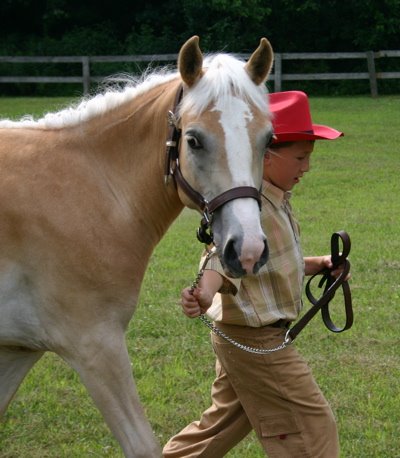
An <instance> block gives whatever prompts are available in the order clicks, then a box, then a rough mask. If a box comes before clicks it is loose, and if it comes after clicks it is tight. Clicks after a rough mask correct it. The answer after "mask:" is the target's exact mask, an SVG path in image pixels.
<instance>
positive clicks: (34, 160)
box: [0, 36, 273, 458]
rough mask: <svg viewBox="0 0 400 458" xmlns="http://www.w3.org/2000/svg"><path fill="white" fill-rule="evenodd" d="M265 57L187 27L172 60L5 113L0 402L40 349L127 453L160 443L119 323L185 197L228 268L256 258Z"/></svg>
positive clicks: (259, 261) (233, 271) (266, 134)
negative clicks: (214, 49)
mask: <svg viewBox="0 0 400 458" xmlns="http://www.w3.org/2000/svg"><path fill="white" fill-rule="evenodd" d="M272 62H273V51H272V48H271V45H270V44H269V42H268V40H267V39H266V38H262V39H261V40H260V43H259V46H258V47H257V49H256V50H255V51H254V52H253V53H252V54H251V56H250V58H249V59H248V61H244V60H241V59H238V58H237V57H235V56H234V55H231V54H228V53H216V54H210V55H204V54H203V53H202V51H201V49H200V46H199V38H198V37H197V36H193V37H192V38H190V39H189V40H188V41H186V42H185V43H184V44H183V45H182V47H181V49H180V51H179V54H178V61H177V68H176V69H174V70H172V69H163V70H162V69H161V70H158V71H153V72H148V73H147V74H145V75H144V76H142V77H141V78H140V79H138V80H134V79H133V78H132V81H131V82H130V83H126V84H125V83H124V84H121V83H120V84H119V85H118V84H117V85H116V86H114V87H108V88H106V89H103V90H102V92H99V93H98V94H97V95H91V96H90V97H87V98H83V99H82V100H80V101H79V102H77V103H76V104H71V105H70V106H68V107H66V108H64V109H61V110H60V111H58V112H53V113H47V114H45V115H44V116H43V117H41V118H39V119H34V118H33V117H29V116H27V117H23V118H21V119H20V120H19V121H12V120H8V119H5V120H2V121H0V246H1V250H0V416H1V415H2V414H4V412H5V411H6V409H7V407H8V405H9V403H10V402H11V400H12V398H13V396H14V394H15V393H16V391H17V389H18V387H19V385H20V384H21V383H22V381H23V379H24V377H25V375H26V374H27V372H28V371H29V370H30V369H31V368H32V366H33V365H34V364H35V363H36V362H37V361H38V360H39V359H40V358H41V356H42V355H43V354H44V352H46V351H51V352H54V353H56V354H57V355H59V356H60V357H61V358H62V359H63V360H65V361H66V362H67V363H68V364H69V365H70V366H71V367H72V368H73V369H74V370H76V371H77V372H78V374H79V376H80V378H81V381H82V382H83V384H84V385H85V387H86V388H87V390H88V392H89V394H90V396H91V397H92V399H93V401H94V403H95V405H96V406H97V408H98V409H99V410H100V412H101V414H102V415H103V417H104V420H105V422H106V423H107V425H108V427H109V428H110V430H111V432H112V433H113V435H114V436H115V438H116V439H117V441H118V442H119V444H120V446H121V448H122V450H123V453H124V455H125V456H126V457H135V458H139V457H145V458H149V457H158V456H160V455H161V451H160V445H159V444H158V441H157V440H156V438H155V435H154V434H153V431H152V428H151V425H150V423H149V421H148V419H147V418H146V416H145V413H144V409H143V406H142V405H141V403H140V401H139V396H138V393H137V389H136V386H135V382H134V378H133V376H132V370H131V365H130V359H129V354H128V349H127V346H126V342H125V331H126V329H127V326H128V323H129V321H130V320H131V318H132V316H133V313H134V310H135V306H136V303H137V298H138V295H139V291H140V285H141V283H142V280H143V277H144V273H145V270H146V267H147V264H148V261H149V258H150V256H151V254H152V251H153V250H154V248H155V246H156V245H157V243H158V242H159V241H160V240H161V238H162V237H163V235H164V234H165V233H166V231H167V229H168V228H169V226H170V225H171V223H172V222H173V221H174V220H175V218H176V217H177V216H178V214H179V213H180V212H181V211H182V209H183V208H184V207H185V206H187V207H190V208H193V209H195V210H198V211H199V213H200V215H202V217H203V220H206V221H207V225H208V226H209V228H210V233H211V232H212V237H213V239H214V243H215V246H216V247H217V252H218V256H219V257H220V259H221V262H222V264H223V266H224V269H225V270H226V272H227V273H228V274H230V275H231V276H233V277H235V276H236V277H240V276H242V275H252V274H254V273H255V272H257V270H258V268H259V267H260V266H261V265H263V264H264V263H265V262H266V259H267V256H268V247H267V242H266V236H265V234H264V233H263V231H262V229H261V226H260V212H259V202H258V199H259V189H260V186H261V181H262V161H263V154H264V152H265V150H266V147H267V145H268V143H269V142H270V140H271V136H272V127H271V114H270V112H269V106H268V100H267V89H266V85H265V82H266V80H267V78H268V75H269V73H270V70H271V66H272ZM207 225H206V231H207V229H208V228H207ZM207 234H208V235H210V234H209V233H208V232H207Z"/></svg>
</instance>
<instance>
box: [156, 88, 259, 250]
mask: <svg viewBox="0 0 400 458" xmlns="http://www.w3.org/2000/svg"><path fill="white" fill-rule="evenodd" d="M182 96H183V87H182V85H180V86H179V88H178V91H177V93H176V96H175V104H174V108H173V110H172V111H168V115H167V119H168V125H169V132H168V140H167V142H166V146H167V149H166V161H165V170H164V181H165V183H166V184H167V183H169V181H170V178H171V177H172V178H173V179H174V183H175V186H177V187H179V188H180V189H181V190H182V191H183V192H184V193H185V194H186V195H187V196H188V197H189V199H190V200H191V201H192V202H193V203H194V204H195V205H196V206H197V207H198V208H199V209H200V210H201V211H202V213H203V218H202V220H201V223H200V224H201V226H200V227H199V229H198V231H197V238H198V239H199V240H200V242H202V243H206V244H207V245H209V244H210V243H212V241H213V236H212V231H211V217H212V214H213V212H214V211H215V210H217V209H218V208H220V207H222V206H223V205H224V204H226V203H227V202H230V201H231V200H234V199H240V198H243V197H251V198H253V199H256V200H257V202H258V205H259V207H260V209H261V197H260V191H259V190H258V189H256V188H254V187H253V186H238V187H235V188H232V189H229V190H228V191H224V192H223V193H221V194H219V195H218V196H216V197H214V198H213V199H212V200H211V201H210V202H208V201H207V199H205V198H204V197H203V196H202V195H201V194H200V193H199V192H197V191H196V190H195V189H193V188H192V186H191V185H190V184H189V183H188V182H187V181H186V179H185V178H184V176H183V175H182V172H181V169H180V166H179V143H180V139H181V135H182V130H181V129H180V128H179V127H178V117H177V114H176V113H177V107H178V105H179V103H180V101H181V100H182Z"/></svg>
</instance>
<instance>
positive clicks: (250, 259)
mask: <svg viewBox="0 0 400 458" xmlns="http://www.w3.org/2000/svg"><path fill="white" fill-rule="evenodd" d="M260 245H261V246H260V247H261V249H260V250H258V251H257V250H254V254H252V253H251V252H250V253H246V255H243V254H242V253H241V246H240V243H238V242H237V241H235V240H234V239H230V240H229V241H228V242H227V243H226V245H225V248H224V250H223V252H222V254H221V263H222V265H223V267H224V270H225V272H226V274H227V275H228V276H230V277H232V278H239V277H243V276H244V275H255V274H257V272H258V271H259V270H260V268H261V267H262V266H263V265H264V264H265V263H266V262H267V260H268V254H269V251H268V244H267V241H266V240H264V242H263V244H262V243H261V244H260Z"/></svg>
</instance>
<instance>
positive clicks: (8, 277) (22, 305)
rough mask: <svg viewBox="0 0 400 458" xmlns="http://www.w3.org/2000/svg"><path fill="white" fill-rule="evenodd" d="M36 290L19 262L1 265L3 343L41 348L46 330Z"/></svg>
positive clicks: (0, 330) (0, 339) (0, 332)
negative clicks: (38, 310)
mask: <svg viewBox="0 0 400 458" xmlns="http://www.w3.org/2000/svg"><path fill="white" fill-rule="evenodd" d="M34 297H35V291H34V287H33V285H32V284H31V282H30V281H29V277H28V276H27V275H25V274H24V272H23V270H22V268H21V266H20V265H18V264H17V263H7V264H3V265H2V266H1V268H0V345H18V346H26V347H29V348H38V349H41V348H42V344H41V342H43V341H44V335H43V330H42V328H41V326H40V321H39V317H38V314H37V309H36V307H35V299H34Z"/></svg>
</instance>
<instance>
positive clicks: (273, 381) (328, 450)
mask: <svg viewBox="0 0 400 458" xmlns="http://www.w3.org/2000/svg"><path fill="white" fill-rule="evenodd" d="M218 327H219V328H220V329H222V330H223V331H224V332H225V333H226V334H228V335H229V336H230V337H232V338H234V339H235V340H237V341H239V342H241V343H243V344H245V345H249V346H252V347H264V348H273V347H276V346H277V345H279V344H281V343H282V341H283V339H284V336H285V333H286V330H284V329H278V328H272V327H268V326H266V327H263V328H249V327H244V326H230V325H222V324H218ZM212 342H213V347H214V350H215V353H216V355H217V363H216V373H217V377H216V379H215V381H214V383H213V386H212V390H211V397H212V405H211V407H210V408H209V409H207V410H206V411H205V412H204V413H203V415H202V417H201V419H200V421H195V422H193V423H191V424H190V425H188V426H187V427H186V428H184V429H183V430H182V431H181V432H180V433H178V434H177V435H176V436H174V437H173V438H171V439H170V440H169V441H168V443H167V444H166V445H165V447H164V450H163V456H164V457H165V458H194V457H201V458H219V457H223V456H225V454H226V453H227V452H228V451H229V450H230V449H231V448H233V447H234V446H235V445H236V444H237V443H238V442H240V441H241V440H242V439H243V438H244V437H245V436H246V435H247V434H248V433H249V432H250V431H251V429H254V430H255V432H256V434H257V437H258V439H259V440H260V443H261V445H262V447H263V449H264V451H265V452H266V455H267V456H268V457H270V458H275V457H276V458H300V457H308V458H337V457H338V456H339V444H338V436H337V430H336V423H335V419H334V417H333V414H332V411H331V409H330V407H329V405H328V403H327V401H326V400H325V398H324V396H323V395H322V393H321V391H320V389H319V387H318V385H317V384H316V382H315V380H314V378H313V376H312V373H311V371H310V369H309V367H308V365H307V364H306V362H305V361H304V360H303V359H302V357H301V356H300V355H299V353H298V352H297V350H296V349H295V347H294V346H293V345H291V346H289V347H287V348H285V349H284V350H280V351H277V352H274V353H270V354H267V355H258V354H253V353H248V352H244V351H243V350H240V349H238V348H236V347H234V346H233V345H232V344H230V343H228V342H227V341H226V340H224V339H222V338H221V337H218V336H215V335H214V334H213V335H212ZM244 458H247V457H244Z"/></svg>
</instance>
